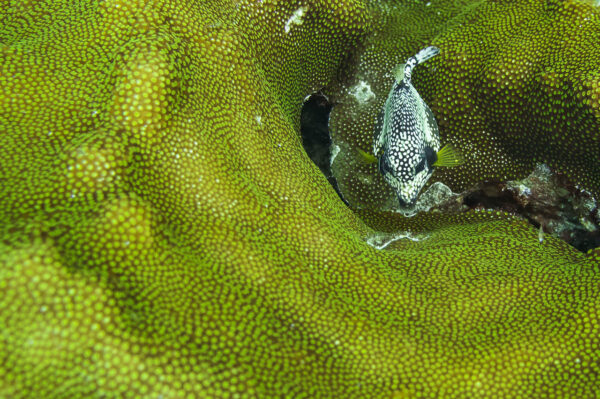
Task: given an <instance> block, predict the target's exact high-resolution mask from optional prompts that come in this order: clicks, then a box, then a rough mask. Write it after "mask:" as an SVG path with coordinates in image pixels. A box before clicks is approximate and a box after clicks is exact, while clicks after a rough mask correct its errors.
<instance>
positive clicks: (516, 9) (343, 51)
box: [0, 0, 600, 398]
mask: <svg viewBox="0 0 600 399" xmlns="http://www.w3.org/2000/svg"><path fill="white" fill-rule="evenodd" d="M540 11H543V12H544V14H543V16H542V17H538V13H539V12H540ZM408 20H410V23H407V22H406V21H408ZM536 20H539V21H540V22H539V23H536ZM599 31H600V22H599V17H598V13H597V9H594V8H593V7H592V6H590V5H588V4H583V3H578V2H575V1H520V2H513V1H511V2H508V1H506V2H504V1H489V2H481V1H480V2H468V1H447V2H436V1H431V2H421V1H411V2H405V3H402V4H399V5H396V2H389V3H388V2H373V3H371V2H363V1H359V0H312V1H308V0H306V1H276V0H263V1H257V0H243V1H191V0H190V1H173V0H156V1H150V0H148V1H143V0H137V1H124V0H105V1H88V2H73V1H54V0H48V1H19V2H4V3H2V4H0V110H1V111H0V112H1V113H0V128H1V132H2V134H1V135H0V221H1V224H0V238H1V239H0V396H1V397H15V398H27V397H40V398H41V397H43V398H81V397H115V398H117V397H118V398H129V397H132V398H133V397H148V398H182V397H189V398H196V397H227V398H229V397H261V398H262V397H307V398H317V397H331V398H342V397H349V398H353V397H365V398H376V397H381V398H385V397H387V398H420V397H422V398H427V397H444V398H446V397H469V398H472V397H489V398H498V397H511V398H516V397H523V398H532V397H578V398H591V397H596V394H597V387H598V386H599V384H600V381H599V377H598V373H599V371H600V364H599V360H598V359H599V354H600V338H599V336H600V331H599V327H600V324H599V320H598V317H599V316H600V309H599V306H600V298H599V295H600V294H599V292H598V285H599V283H600V270H599V269H598V265H599V263H600V262H599V260H600V253H599V252H598V250H596V251H595V252H594V251H592V252H591V253H589V254H587V255H585V254H582V253H579V252H577V251H576V250H574V249H573V248H571V247H570V246H569V245H568V244H566V243H564V242H562V241H560V240H557V239H554V238H552V237H547V238H546V239H545V240H544V241H543V242H542V243H540V242H539V240H538V232H537V231H536V230H535V229H534V228H533V227H531V226H530V225H528V224H527V223H526V222H524V221H522V220H520V219H518V218H515V217H512V216H511V215H507V214H504V213H498V212H485V211H481V212H468V213H464V214H457V215H448V216H445V217H441V215H440V214H426V215H424V216H421V217H419V218H413V219H412V220H413V222H411V223H412V224H413V227H412V228H411V231H410V232H399V231H398V227H399V226H405V224H404V223H405V222H404V221H402V220H394V221H389V220H386V219H385V215H384V214H381V213H377V212H375V211H373V210H364V211H361V213H354V212H353V211H352V210H351V209H349V208H347V207H346V206H345V205H344V203H343V202H342V201H341V200H340V198H339V197H338V196H337V194H336V193H335V191H334V190H333V189H332V188H331V186H330V185H329V184H328V183H327V180H326V178H325V177H324V176H323V175H322V174H321V173H320V171H319V169H318V168H317V167H316V166H315V165H314V164H313V163H312V162H311V161H310V159H309V158H308V156H307V155H306V153H305V152H304V150H303V148H302V143H301V140H300V133H299V118H300V109H301V106H302V100H303V98H304V97H305V96H306V95H307V94H310V93H312V92H313V91H316V90H319V89H323V91H324V92H325V94H329V95H331V96H332V98H338V99H342V98H344V93H345V92H346V91H348V90H351V88H352V87H353V85H354V84H355V83H358V81H359V80H361V79H362V80H363V81H367V79H369V78H368V77H365V76H361V74H366V73H369V74H372V76H373V79H375V80H374V82H379V83H377V84H378V85H379V86H375V83H373V87H374V89H373V93H376V97H375V99H373V100H370V98H371V97H372V96H371V95H370V93H369V90H367V89H366V88H365V86H360V91H358V89H357V91H355V93H357V94H359V93H362V94H364V95H359V96H358V97H359V98H360V99H362V100H365V101H373V102H374V103H376V102H377V101H380V100H381V97H380V93H383V92H385V91H386V89H385V87H384V86H385V85H387V83H386V82H385V80H386V79H387V78H389V76H387V75H386V73H387V72H388V71H390V70H391V68H392V66H393V64H394V63H396V62H397V61H399V60H402V59H404V58H406V56H407V55H408V54H409V53H411V52H414V50H415V49H418V48H419V47H421V45H422V44H425V43H429V42H433V43H435V44H436V45H439V46H440V48H441V49H442V50H443V51H444V50H445V55H443V56H440V57H439V59H438V60H435V63H433V62H432V68H435V69H432V70H430V72H427V71H423V72H424V73H423V74H422V75H421V77H419V76H418V75H416V76H415V82H416V83H415V85H419V84H421V85H423V84H425V85H426V86H427V88H425V89H424V90H423V91H422V93H423V94H424V96H425V97H426V100H427V101H428V103H429V104H430V106H431V107H432V109H433V110H434V112H437V113H438V114H439V120H440V126H441V129H442V139H443V140H444V139H448V138H452V141H455V142H456V143H458V144H459V145H461V146H463V147H465V148H469V149H472V151H470V152H468V154H470V155H471V158H470V163H469V165H468V167H467V168H464V169H462V171H460V172H458V171H457V172H448V173H447V174H443V173H438V174H437V175H434V179H436V178H437V179H438V180H439V179H447V182H448V184H450V185H455V186H460V185H463V184H467V183H469V182H472V181H477V180H478V179H479V180H480V179H483V178H486V177H488V176H492V175H493V176H498V175H503V174H506V175H509V174H515V175H518V174H519V173H521V172H524V171H525V170H527V169H528V168H529V169H532V165H534V162H535V161H545V162H547V163H548V164H550V165H552V166H554V167H561V168H563V169H564V170H565V173H568V174H569V176H570V177H571V178H572V179H573V180H574V181H577V182H579V183H580V184H581V185H583V186H584V187H587V188H588V189H589V190H591V191H592V192H594V193H597V192H598V186H599V180H598V179H599V173H598V164H597V162H595V161H597V159H598V156H597V155H598V147H597V146H596V147H594V143H595V144H597V143H598V118H599V117H600V108H599V107H598V99H599V91H598V90H599V87H600V86H599V83H598V82H599V80H598V79H599V75H598V58H595V59H594V58H593V57H594V54H596V56H595V57H597V54H598V53H597V52H593V51H589V49H590V48H591V47H589V46H592V44H591V43H593V45H595V43H597V41H598V40H597V38H598V32H599ZM523 32H529V33H531V34H533V33H535V35H537V36H536V37H538V38H539V40H537V41H529V40H528V39H529V36H526V35H525V33H523ZM542 39H544V40H542ZM477 43H483V44H482V48H478V47H477ZM549 49H552V51H551V52H550V51H549ZM586 49H587V50H588V51H586ZM367 56H368V57H370V60H371V61H369V62H367V64H365V63H364V62H363V60H364V57H367ZM517 61H523V62H517ZM365 65H367V66H366V67H365ZM371 67H373V68H372V69H371ZM589 68H592V69H589ZM436 71H441V72H436ZM386 76H387V77H386ZM473 87H476V89H473ZM534 89H538V90H534ZM523 93H532V94H531V96H529V97H522V94H523ZM532 96H533V97H532ZM346 105H347V104H346ZM344 106H345V105H344V104H340V105H339V106H338V109H337V110H335V112H336V113H337V112H341V111H343V108H342V107H344ZM515 107H516V108H515ZM371 108H372V109H375V108H376V106H375V105H373V106H372V107H371ZM371 108H369V109H371ZM515 109H517V110H521V111H522V113H521V114H519V115H516V114H514V113H512V112H509V111H511V110H513V111H514V110H515ZM350 111H352V109H350ZM475 111H477V112H475ZM338 115H341V114H339V113H338ZM357 116H358V117H362V118H363V121H364V122H363V123H362V126H365V127H367V128H366V129H365V132H363V133H361V134H364V135H361V136H360V137H362V138H361V139H360V140H359V139H357V137H358V136H353V133H352V129H353V128H355V127H356V126H357V125H359V124H357V123H355V122H352V121H351V120H350V119H346V121H347V122H345V123H347V125H346V127H347V128H348V129H349V130H348V132H347V135H348V136H347V137H349V140H348V143H353V142H354V143H365V141H364V140H368V138H369V137H370V130H369V129H368V126H369V124H372V121H373V118H374V117H375V113H374V112H372V111H368V110H365V111H364V112H363V111H361V113H360V114H359V115H358V114H357ZM337 126H338V128H339V127H340V126H341V124H340V123H338V124H337ZM468 126H474V128H472V129H463V128H464V127H468ZM507 127H510V129H508V128H507ZM361 129H362V128H361ZM478 129H479V130H478ZM338 131H341V130H338ZM484 131H485V132H486V133H485V134H483V132H484ZM550 131H552V134H548V132H550ZM477 132H481V134H479V133H477ZM501 133H502V134H501ZM340 134H341V133H340ZM355 138H356V139H355ZM541 138H542V139H543V141H541V142H538V141H539V140H540V139H541ZM353 140H354V141H353ZM534 149H537V150H535V151H534ZM555 150H556V151H557V152H555ZM473 154H477V156H474V155H473ZM565 155H574V157H567V158H565ZM590 157H595V159H591V158H590ZM340 159H341V158H340ZM498 168H500V169H498ZM527 171H528V172H529V171H530V170H527ZM525 175H526V174H525ZM367 189H369V190H372V188H365V189H364V190H363V192H365V193H367V192H368V191H367ZM364 195H365V196H367V195H368V194H364ZM365 198H366V197H365ZM382 198H383V197H382ZM375 200H377V201H379V200H380V199H377V198H375ZM373 227H376V228H373ZM384 231H385V232H384ZM401 237H405V238H401ZM380 248H381V249H380Z"/></svg>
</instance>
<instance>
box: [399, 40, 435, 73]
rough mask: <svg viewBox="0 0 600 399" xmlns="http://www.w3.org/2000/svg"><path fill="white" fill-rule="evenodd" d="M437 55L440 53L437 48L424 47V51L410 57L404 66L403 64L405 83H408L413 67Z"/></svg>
mask: <svg viewBox="0 0 600 399" xmlns="http://www.w3.org/2000/svg"><path fill="white" fill-rule="evenodd" d="M439 53H440V49H439V48H437V47H435V46H429V47H425V48H424V49H422V50H421V51H419V52H418V53H417V54H415V55H413V56H412V57H410V58H409V59H408V60H406V64H404V73H403V79H404V80H405V81H406V82H409V81H410V77H411V74H412V70H413V68H414V67H416V66H417V65H419V64H421V63H423V62H425V61H427V60H428V59H430V58H433V57H435V56H436V55H438V54H439Z"/></svg>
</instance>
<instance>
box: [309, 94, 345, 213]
mask: <svg viewBox="0 0 600 399" xmlns="http://www.w3.org/2000/svg"><path fill="white" fill-rule="evenodd" d="M332 107H333V104H331V102H329V99H328V98H327V97H326V96H325V95H323V94H322V93H315V94H312V95H311V96H310V97H308V98H307V99H306V100H305V101H304V105H303V106H302V113H301V114H300V132H301V134H302V146H303V147H304V150H305V151H306V153H307V154H308V156H309V157H310V159H312V161H313V162H314V163H315V165H317V166H318V167H319V169H320V170H321V172H322V173H323V174H324V175H325V177H326V178H327V180H328V181H329V184H331V186H332V187H333V188H334V189H335V191H336V192H337V193H338V195H339V196H340V198H341V199H342V201H344V203H345V204H346V205H348V202H347V201H346V200H345V199H344V196H343V195H342V193H341V192H340V189H339V187H338V184H337V180H336V179H335V177H334V176H333V173H332V172H331V136H330V134H329V113H330V112H331V108H332Z"/></svg>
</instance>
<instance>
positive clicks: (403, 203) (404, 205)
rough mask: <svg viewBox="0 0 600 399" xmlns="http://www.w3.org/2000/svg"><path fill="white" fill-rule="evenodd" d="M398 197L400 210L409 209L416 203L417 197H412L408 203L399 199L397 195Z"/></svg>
mask: <svg viewBox="0 0 600 399" xmlns="http://www.w3.org/2000/svg"><path fill="white" fill-rule="evenodd" d="M397 197H398V203H399V204H400V208H411V207H412V206H413V205H414V204H415V202H417V197H413V198H411V199H410V200H408V201H405V200H403V199H402V197H400V196H399V195H398V196H397Z"/></svg>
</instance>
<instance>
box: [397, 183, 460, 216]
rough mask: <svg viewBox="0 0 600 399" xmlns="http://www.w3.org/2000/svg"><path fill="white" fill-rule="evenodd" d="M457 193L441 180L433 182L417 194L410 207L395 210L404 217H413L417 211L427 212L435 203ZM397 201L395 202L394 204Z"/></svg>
mask: <svg viewBox="0 0 600 399" xmlns="http://www.w3.org/2000/svg"><path fill="white" fill-rule="evenodd" d="M458 195H459V194H457V193H454V192H452V190H451V189H450V187H448V186H446V185H445V184H444V183H442V182H439V181H438V182H435V183H433V184H432V185H431V186H429V188H428V189H427V190H426V191H425V192H424V193H422V194H421V195H419V197H418V198H417V202H416V204H415V205H413V207H412V208H400V209H398V210H396V212H399V213H401V214H402V215H404V216H405V217H413V216H415V215H416V214H417V213H419V212H427V211H429V210H430V209H431V208H433V207H435V206H436V205H439V204H443V203H445V202H447V201H449V200H450V199H451V198H453V197H458ZM397 205H398V203H397V202H396V206H397Z"/></svg>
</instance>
